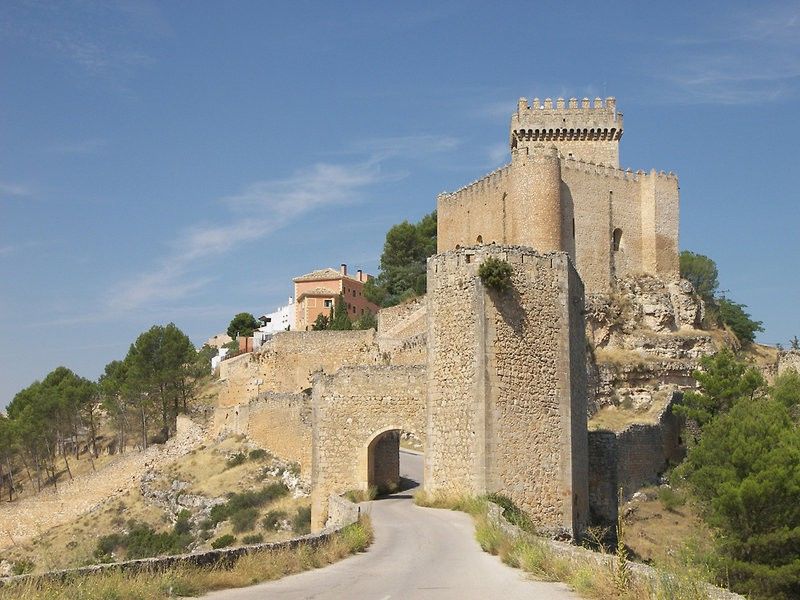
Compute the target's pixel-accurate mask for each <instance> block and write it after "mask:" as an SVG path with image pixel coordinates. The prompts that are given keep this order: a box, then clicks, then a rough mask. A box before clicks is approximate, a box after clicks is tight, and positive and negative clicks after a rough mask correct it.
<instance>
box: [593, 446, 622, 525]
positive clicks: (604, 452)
mask: <svg viewBox="0 0 800 600" xmlns="http://www.w3.org/2000/svg"><path fill="white" fill-rule="evenodd" d="M618 468H619V464H618V460H617V436H616V434H615V433H614V432H613V431H590V432H589V521H590V522H591V524H592V525H612V524H616V521H617V515H618V513H617V511H618V508H619V502H618V497H617V490H618V489H619V485H618V482H617V470H618Z"/></svg>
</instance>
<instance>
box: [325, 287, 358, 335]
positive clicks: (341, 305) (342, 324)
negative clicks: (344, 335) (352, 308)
mask: <svg viewBox="0 0 800 600" xmlns="http://www.w3.org/2000/svg"><path fill="white" fill-rule="evenodd" d="M347 311H348V304H347V302H345V300H344V296H343V295H342V294H339V297H338V298H336V302H335V303H334V305H333V316H332V317H331V320H330V322H329V323H328V329H331V330H334V331H347V330H350V329H352V328H353V324H352V322H351V321H350V316H349V315H348V312H347Z"/></svg>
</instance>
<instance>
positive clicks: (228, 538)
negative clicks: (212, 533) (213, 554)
mask: <svg viewBox="0 0 800 600" xmlns="http://www.w3.org/2000/svg"><path fill="white" fill-rule="evenodd" d="M234 543H236V538H235V537H234V536H232V535H231V534H230V533H226V534H225V535H221V536H219V537H218V538H217V539H215V540H214V541H213V542H211V547H212V548H213V549H214V550H219V549H220V548H227V547H228V546H231V545H233V544H234Z"/></svg>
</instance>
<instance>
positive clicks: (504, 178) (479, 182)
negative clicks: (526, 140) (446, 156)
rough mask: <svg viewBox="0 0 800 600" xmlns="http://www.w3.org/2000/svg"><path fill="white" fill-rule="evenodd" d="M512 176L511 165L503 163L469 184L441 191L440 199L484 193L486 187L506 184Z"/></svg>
mask: <svg viewBox="0 0 800 600" xmlns="http://www.w3.org/2000/svg"><path fill="white" fill-rule="evenodd" d="M510 176H511V165H510V164H508V165H503V166H502V167H499V168H497V169H495V170H494V171H492V172H491V173H489V174H488V175H484V176H483V177H481V178H480V179H476V180H475V181H473V182H471V183H468V184H467V185H465V186H463V187H460V188H458V189H457V190H455V191H453V192H441V193H440V194H439V195H438V196H437V199H438V200H440V201H441V200H442V199H446V198H448V197H452V196H456V195H469V194H472V193H474V194H482V193H483V192H484V191H485V190H486V189H490V188H496V187H498V186H501V185H504V184H505V183H507V182H508V180H509V178H510Z"/></svg>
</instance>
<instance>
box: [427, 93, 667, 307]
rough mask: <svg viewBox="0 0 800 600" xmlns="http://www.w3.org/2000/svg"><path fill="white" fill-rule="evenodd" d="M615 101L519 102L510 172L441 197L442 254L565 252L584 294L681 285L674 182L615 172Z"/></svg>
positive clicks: (619, 124) (618, 116) (619, 123)
mask: <svg viewBox="0 0 800 600" xmlns="http://www.w3.org/2000/svg"><path fill="white" fill-rule="evenodd" d="M622 132H623V119H622V113H620V112H618V111H617V105H616V100H615V99H614V98H607V99H606V101H605V103H604V102H603V101H602V100H601V99H600V98H596V99H595V100H594V105H593V106H592V105H590V101H589V99H588V98H584V99H583V100H582V101H581V103H580V106H578V101H577V100H576V99H575V98H572V99H570V100H569V101H568V102H567V103H565V101H564V100H563V99H562V98H559V99H558V100H556V103H555V105H553V101H552V100H551V99H549V98H548V99H546V100H545V101H544V105H542V104H540V102H539V99H538V98H534V100H533V103H532V104H531V105H529V104H528V102H527V100H526V99H525V98H520V100H519V102H518V104H517V110H516V112H515V113H514V114H513V115H512V117H511V130H510V135H509V145H510V148H511V164H509V165H506V166H504V167H502V168H500V169H498V170H496V171H494V172H492V173H490V174H489V175H486V176H485V177H483V178H482V179H479V180H478V181H475V182H473V183H471V184H469V185H467V186H465V187H463V188H461V189H459V190H457V191H455V192H450V193H442V194H440V195H439V197H438V202H437V215H438V251H439V252H444V251H446V250H452V249H455V248H459V247H462V246H470V245H475V244H492V243H495V244H499V245H519V246H528V247H531V248H535V249H537V250H540V251H544V252H550V251H564V252H567V253H568V254H569V256H570V258H571V259H572V261H573V263H574V264H575V267H576V268H577V270H578V273H579V274H580V276H581V279H582V280H583V283H584V285H585V286H586V291H587V293H595V292H600V293H602V292H607V291H609V290H610V289H611V286H612V282H613V280H614V278H615V277H624V276H626V275H636V274H642V273H646V274H651V275H654V276H657V277H659V278H661V279H664V280H672V279H677V278H678V276H679V269H678V204H679V197H678V196H679V194H678V179H677V177H675V176H674V175H673V174H671V173H670V174H665V173H664V172H663V171H662V172H660V173H657V172H656V171H655V170H653V171H650V172H649V173H644V172H642V171H637V172H635V173H634V172H632V171H631V170H630V169H628V170H625V171H623V170H621V169H620V167H619V140H620V138H621V137H622Z"/></svg>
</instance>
